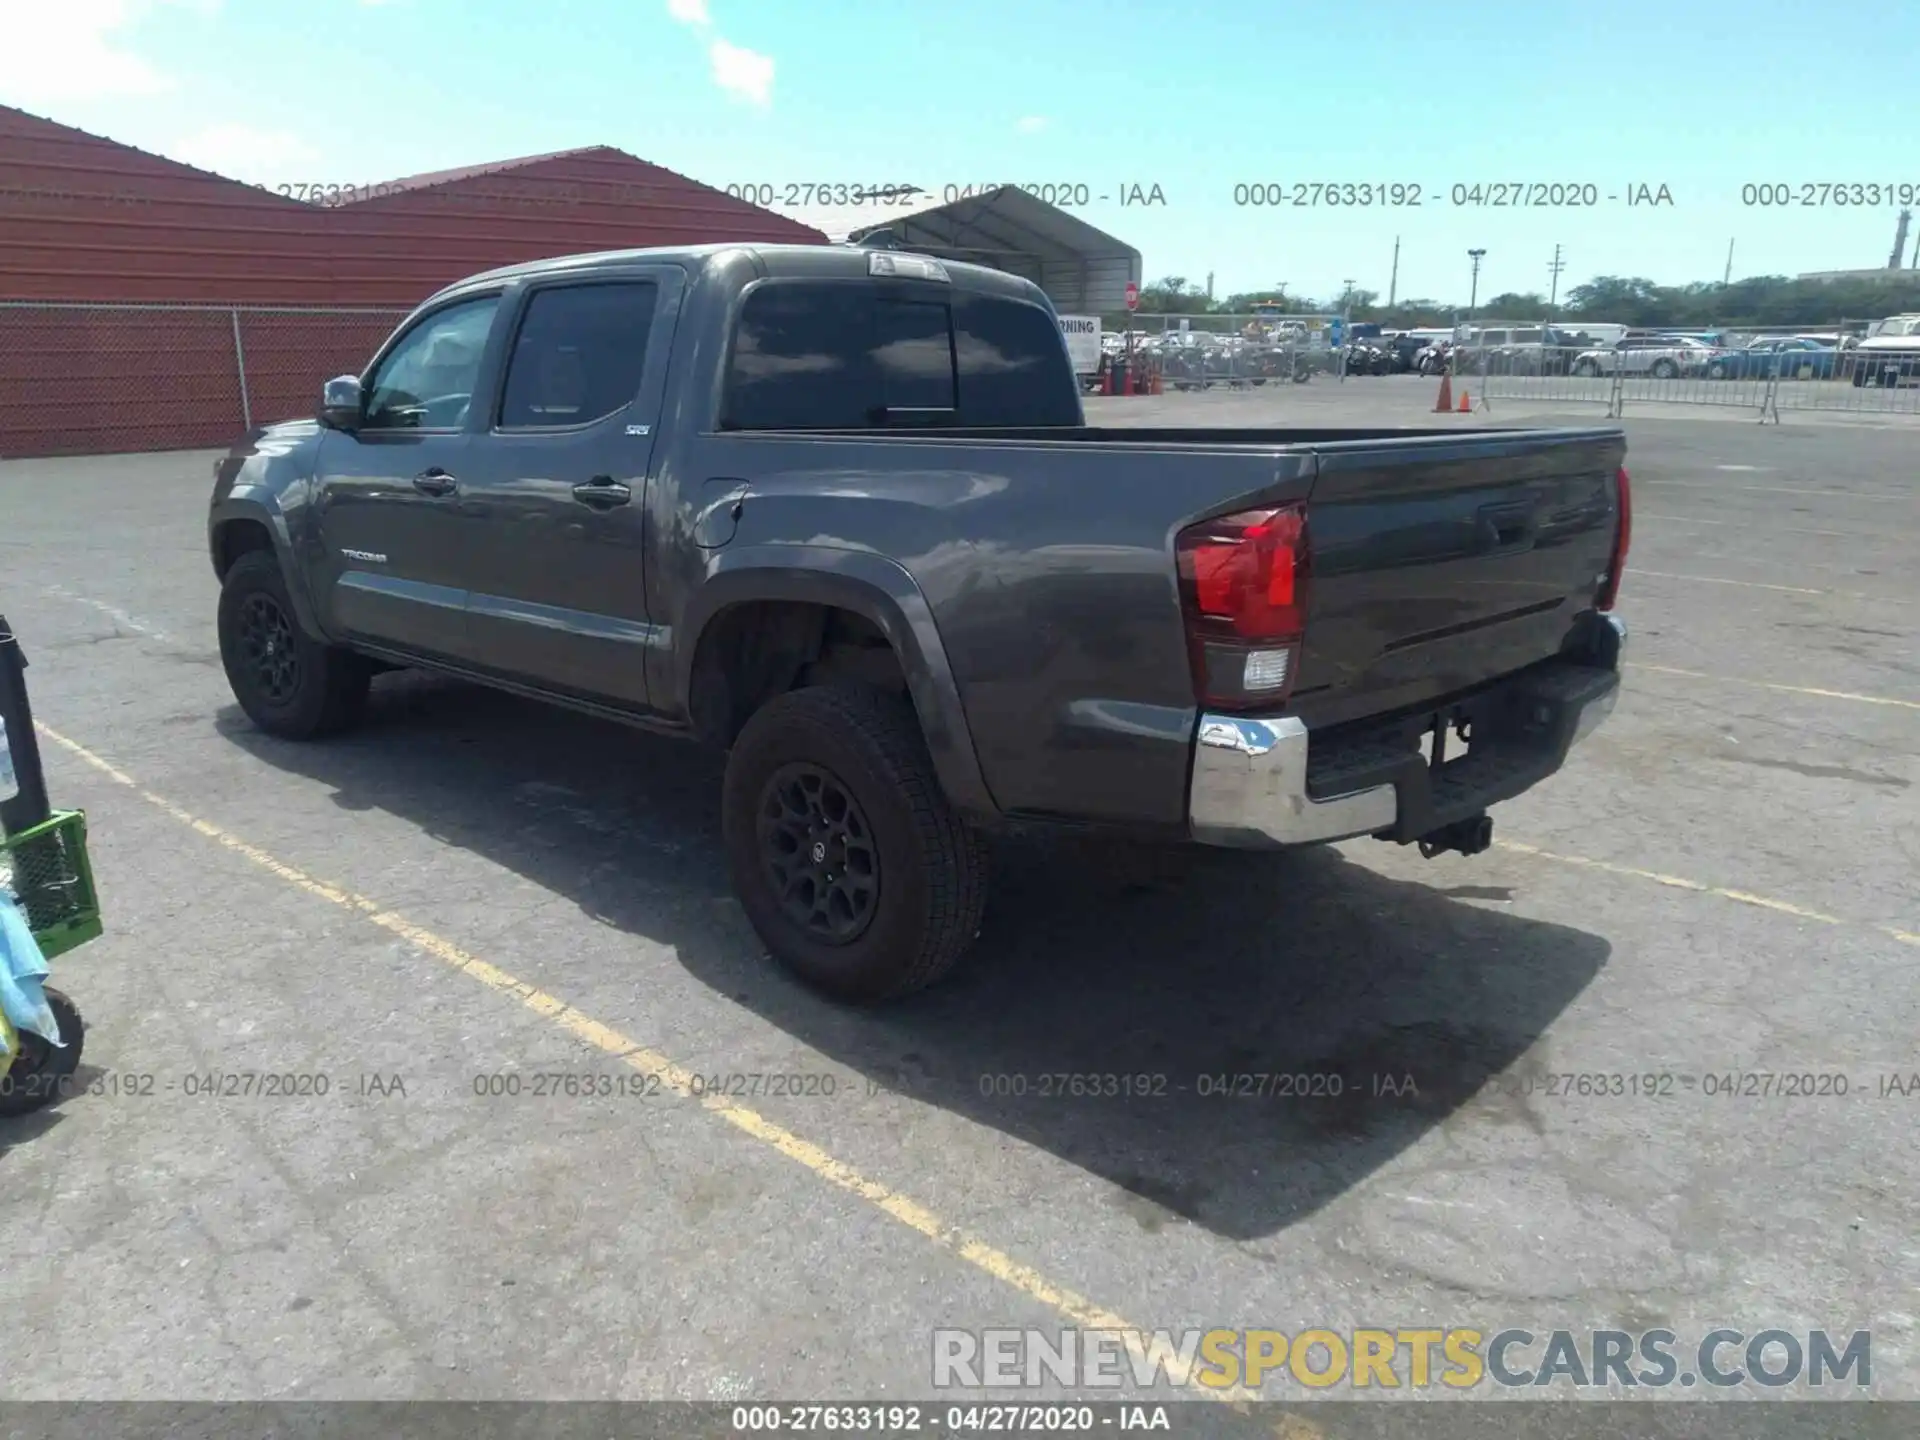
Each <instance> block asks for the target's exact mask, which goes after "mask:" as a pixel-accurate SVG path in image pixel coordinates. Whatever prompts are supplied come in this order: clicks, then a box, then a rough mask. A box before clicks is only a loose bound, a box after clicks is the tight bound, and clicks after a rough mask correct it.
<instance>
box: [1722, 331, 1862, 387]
mask: <svg viewBox="0 0 1920 1440" xmlns="http://www.w3.org/2000/svg"><path fill="white" fill-rule="evenodd" d="M1837 360H1838V356H1837V354H1836V352H1835V350H1834V348H1833V346H1831V345H1822V344H1820V343H1819V342H1818V341H1816V340H1801V339H1796V338H1791V337H1780V336H1769V337H1766V338H1763V339H1759V340H1753V341H1750V342H1748V343H1747V344H1746V345H1745V346H1743V347H1742V348H1740V349H1738V350H1727V351H1723V352H1721V353H1720V354H1718V355H1716V356H1714V357H1713V359H1711V360H1709V361H1708V362H1707V378H1708V379H1710V380H1764V379H1766V378H1767V376H1769V375H1778V376H1779V377H1780V379H1782V380H1831V379H1833V377H1834V374H1835V368H1834V367H1835V365H1836V363H1837Z"/></svg>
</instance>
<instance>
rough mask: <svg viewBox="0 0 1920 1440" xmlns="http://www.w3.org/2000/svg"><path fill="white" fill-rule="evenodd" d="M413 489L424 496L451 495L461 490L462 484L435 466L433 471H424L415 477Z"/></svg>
mask: <svg viewBox="0 0 1920 1440" xmlns="http://www.w3.org/2000/svg"><path fill="white" fill-rule="evenodd" d="M413 488H414V489H416V490H418V491H419V492H420V493H421V494H422V495H451V494H452V493H453V492H454V491H455V490H458V489H459V488H460V482H459V481H457V480H455V479H454V478H453V476H451V475H449V474H448V473H447V472H446V471H444V470H442V469H440V468H439V467H438V466H435V467H434V468H433V469H431V470H422V471H421V472H420V473H419V474H418V475H416V476H414V477H413Z"/></svg>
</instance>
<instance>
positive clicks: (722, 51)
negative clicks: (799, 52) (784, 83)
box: [707, 40, 773, 110]
mask: <svg viewBox="0 0 1920 1440" xmlns="http://www.w3.org/2000/svg"><path fill="white" fill-rule="evenodd" d="M707 57H708V59H710V60H711V61H712V62H713V83H714V84H716V85H718V86H719V87H720V88H721V89H722V90H725V91H726V92H727V93H728V94H730V95H738V96H739V97H740V98H741V99H743V100H746V101H748V102H750V103H751V104H754V105H758V106H759V107H760V108H761V109H763V110H764V109H765V108H766V107H767V106H769V105H771V104H773V57H772V56H771V55H762V54H761V53H760V52H759V51H757V50H748V49H746V48H744V47H743V46H739V45H733V44H729V43H728V42H727V41H725V40H715V41H714V42H713V44H712V45H711V46H709V47H708V49H707Z"/></svg>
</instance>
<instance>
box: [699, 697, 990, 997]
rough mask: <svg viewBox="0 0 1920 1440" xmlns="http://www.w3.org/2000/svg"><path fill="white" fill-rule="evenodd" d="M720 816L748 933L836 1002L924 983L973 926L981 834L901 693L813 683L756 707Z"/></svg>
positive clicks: (939, 971) (732, 763)
mask: <svg viewBox="0 0 1920 1440" xmlns="http://www.w3.org/2000/svg"><path fill="white" fill-rule="evenodd" d="M721 822H722V829H723V832H724V834H725V839H726V849H727V859H728V863H729V865H730V866H731V868H732V871H733V883H734V888H735V890H736V891H737V893H738V894H739V897H740V903H741V904H742V906H743V907H744V908H745V909H746V912H747V919H748V920H749V921H750V922H751V923H752V925H753V928H754V931H755V933H756V934H758V935H759V937H760V939H761V940H762V941H763V942H765V944H766V947H767V949H768V950H769V951H770V952H771V953H772V955H773V958H774V959H775V960H777V961H779V962H780V963H781V964H782V965H784V966H785V967H786V968H787V969H789V970H791V971H792V972H793V973H794V974H795V975H797V976H799V977H800V978H801V979H802V980H804V981H806V982H807V983H808V984H809V985H812V986H813V987H815V988H816V989H818V990H821V991H824V992H825V993H827V994H829V995H832V996H834V997H835V998H837V999H841V1000H851V1001H859V1002H870V1001H876V1000H888V999H893V998H896V997H898V996H902V995H906V994H909V993H911V992H912V991H915V990H919V989H921V988H923V987H925V986H927V985H930V984H932V983H933V982H934V981H935V980H937V979H939V978H940V977H941V976H942V975H944V974H945V973H946V972H947V971H949V970H950V969H952V968H953V966H954V964H955V962H956V961H958V960H959V958H960V956H961V955H962V954H963V953H964V952H965V950H966V948H967V947H968V946H969V945H970V944H972V942H973V938H974V936H975V934H976V933H978V931H979V928H980V916H981V912H982V911H983V910H984V908H985V905H986V879H987V855H986V847H985V844H984V843H983V842H982V840H981V838H980V836H979V834H978V833H977V832H976V831H975V830H974V829H973V828H972V827H971V826H969V825H968V824H967V823H966V822H965V821H964V820H962V819H961V818H960V817H959V816H958V815H957V814H955V813H954V811H953V809H952V807H951V806H949V805H948V804H947V799H946V796H945V794H944V793H943V792H942V791H941V788H940V782H939V779H938V778H937V776H936V775H935V773H934V768H933V758H932V756H931V755H929V754H928V752H927V746H926V741H925V739H924V738H923V737H922V735H921V731H920V726H919V722H918V720H917V718H916V717H915V715H914V712H913V707H912V706H911V705H910V704H909V703H908V702H907V701H906V700H905V699H904V698H901V697H896V696H893V695H889V694H885V693H883V692H881V691H878V690H872V689H867V688H864V687H855V686H845V687H842V686H821V687H814V688H809V689H804V690H795V691H791V692H789V693H788V694H785V695H782V696H780V697H779V698H778V699H775V700H773V701H772V702H771V703H769V704H767V705H765V706H763V707H761V709H760V710H758V711H756V712H755V714H754V715H753V718H752V719H750V720H748V722H747V724H746V727H745V728H744V729H743V730H742V731H741V732H740V737H739V738H738V739H737V740H736V741H735V742H734V745H733V752H732V754H731V755H730V756H729V757H728V761H727V773H726V781H725V784H724V787H723V796H722V801H721Z"/></svg>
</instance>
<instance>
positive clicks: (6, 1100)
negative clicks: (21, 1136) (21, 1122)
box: [0, 985, 87, 1120]
mask: <svg viewBox="0 0 1920 1440" xmlns="http://www.w3.org/2000/svg"><path fill="white" fill-rule="evenodd" d="M43 993H44V994H45V995H46V997H47V1008H48V1009H49V1010H51V1011H53V1018H54V1023H55V1024H57V1025H58V1026H59V1027H60V1039H61V1040H62V1041H63V1042H64V1044H63V1045H62V1046H61V1048H59V1049H56V1048H54V1047H53V1046H52V1045H49V1044H48V1043H47V1042H46V1041H45V1040H42V1039H41V1038H40V1037H39V1036H38V1035H32V1034H29V1033H28V1032H26V1031H24V1030H22V1031H20V1032H19V1033H18V1034H17V1035H16V1036H15V1041H16V1043H17V1044H18V1045H19V1046H20V1053H19V1054H18V1055H17V1056H15V1057H14V1061H13V1066H12V1068H11V1069H9V1070H8V1071H7V1073H6V1074H5V1075H4V1076H0V1119H5V1120H11V1119H16V1118H18V1117H19V1116H21V1115H31V1114H32V1113H33V1112H34V1111H35V1110H38V1109H40V1108H41V1107H42V1106H44V1105H46V1104H48V1103H49V1102H50V1101H52V1100H54V1099H56V1098H57V1097H58V1096H59V1094H60V1091H61V1090H62V1089H63V1088H65V1086H66V1083H67V1081H68V1080H70V1079H71V1078H72V1077H73V1072H74V1071H75V1070H77V1069H79V1068H80V1049H81V1046H82V1045H83V1044H84V1043H85V1042H86V1037H87V1025H86V1022H85V1021H84V1020H82V1019H81V1018H80V1007H79V1006H78V1005H75V1004H74V1003H73V1001H72V1000H70V999H68V998H67V995H66V992H65V991H62V990H56V989H54V988H53V987H52V986H51V985H49V986H47V987H46V989H45V991H44V992H43Z"/></svg>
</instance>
